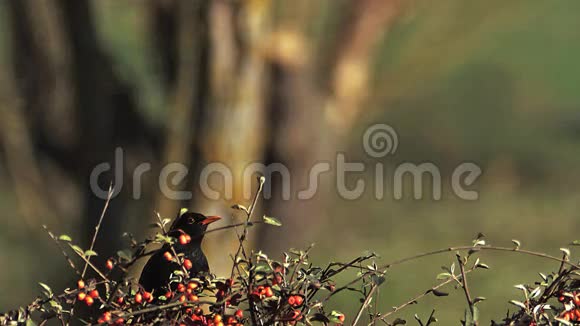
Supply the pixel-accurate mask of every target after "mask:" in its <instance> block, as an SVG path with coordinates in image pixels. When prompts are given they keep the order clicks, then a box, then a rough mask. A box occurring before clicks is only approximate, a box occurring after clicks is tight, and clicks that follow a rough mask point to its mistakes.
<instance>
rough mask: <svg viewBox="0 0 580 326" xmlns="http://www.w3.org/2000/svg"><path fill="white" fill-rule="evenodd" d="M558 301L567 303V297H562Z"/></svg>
mask: <svg viewBox="0 0 580 326" xmlns="http://www.w3.org/2000/svg"><path fill="white" fill-rule="evenodd" d="M558 301H560V302H564V301H566V297H565V296H563V295H562V296H560V297H559V298H558Z"/></svg>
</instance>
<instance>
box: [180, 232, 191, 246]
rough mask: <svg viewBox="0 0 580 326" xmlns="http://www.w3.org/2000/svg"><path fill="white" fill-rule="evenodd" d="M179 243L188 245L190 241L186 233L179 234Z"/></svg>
mask: <svg viewBox="0 0 580 326" xmlns="http://www.w3.org/2000/svg"><path fill="white" fill-rule="evenodd" d="M179 243H180V244H182V245H186V244H188V243H189V241H187V237H186V236H185V234H182V235H180V236H179Z"/></svg>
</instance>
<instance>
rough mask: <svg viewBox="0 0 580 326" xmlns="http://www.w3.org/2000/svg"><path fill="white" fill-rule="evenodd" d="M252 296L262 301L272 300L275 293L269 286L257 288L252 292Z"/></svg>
mask: <svg viewBox="0 0 580 326" xmlns="http://www.w3.org/2000/svg"><path fill="white" fill-rule="evenodd" d="M252 295H253V296H254V297H257V298H259V299H260V300H261V299H264V298H271V297H273V296H274V291H273V290H272V288H271V287H269V286H263V285H260V286H258V287H256V288H255V289H254V291H252Z"/></svg>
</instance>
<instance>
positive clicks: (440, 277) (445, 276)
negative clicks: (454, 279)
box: [437, 273, 451, 280]
mask: <svg viewBox="0 0 580 326" xmlns="http://www.w3.org/2000/svg"><path fill="white" fill-rule="evenodd" d="M450 277H451V273H439V274H438V275H437V279H438V280H446V279H448V278H450Z"/></svg>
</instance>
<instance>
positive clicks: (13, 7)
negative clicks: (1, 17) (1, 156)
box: [5, 0, 158, 253]
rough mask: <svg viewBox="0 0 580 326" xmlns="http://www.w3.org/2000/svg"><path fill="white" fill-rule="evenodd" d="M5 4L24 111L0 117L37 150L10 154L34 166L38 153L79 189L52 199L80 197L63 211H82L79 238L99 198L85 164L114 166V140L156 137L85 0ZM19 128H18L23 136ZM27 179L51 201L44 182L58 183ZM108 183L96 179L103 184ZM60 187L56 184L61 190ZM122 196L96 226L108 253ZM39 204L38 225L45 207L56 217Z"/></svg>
mask: <svg viewBox="0 0 580 326" xmlns="http://www.w3.org/2000/svg"><path fill="white" fill-rule="evenodd" d="M7 4H8V5H7V9H8V14H9V16H10V20H11V21H12V28H11V34H12V40H13V43H12V46H11V47H10V50H11V53H12V57H13V58H14V60H13V66H14V71H15V76H16V78H15V81H16V82H15V87H16V92H19V93H20V94H21V99H22V111H23V113H24V114H23V115H21V116H20V119H19V120H21V121H20V122H15V121H16V120H12V122H5V123H14V124H13V125H12V126H14V127H15V126H17V125H21V126H27V127H25V128H27V129H28V133H29V135H30V141H29V143H30V146H31V148H30V149H29V151H31V152H34V153H36V157H31V156H30V155H23V156H21V157H19V158H15V160H16V161H18V164H21V165H22V166H23V167H24V166H33V165H38V163H37V162H36V161H35V160H38V159H39V158H41V157H42V158H43V159H44V160H45V163H44V164H43V165H39V167H38V170H39V174H41V175H43V176H45V177H50V176H52V175H55V174H56V175H59V176H60V177H59V178H61V180H62V182H64V183H66V184H68V185H69V187H72V188H73V189H74V191H72V192H71V193H80V194H82V195H81V198H72V199H71V198H67V197H66V196H63V194H62V193H59V194H58V196H56V194H55V198H56V197H60V198H63V199H65V200H66V201H69V202H70V201H81V202H82V204H81V205H79V206H80V211H79V210H78V209H77V210H76V211H69V213H70V214H72V215H73V216H74V217H77V218H78V217H81V218H82V220H81V222H82V224H83V225H84V227H83V228H82V229H83V230H84V235H83V234H80V235H78V237H79V240H80V241H85V245H86V242H88V241H89V239H90V238H91V237H92V233H93V232H94V225H95V224H96V221H97V219H98V218H99V215H100V212H101V210H102V208H103V205H104V201H103V200H101V199H99V198H98V197H97V196H96V195H95V194H94V193H92V191H91V187H90V186H89V175H90V173H91V171H92V169H93V168H94V167H95V166H96V165H97V164H99V163H101V162H109V163H110V164H111V166H113V167H114V157H113V156H114V153H115V151H114V149H115V147H117V146H120V147H123V149H124V150H125V153H126V154H127V152H129V153H133V154H135V155H139V152H138V151H137V150H136V149H135V148H142V147H145V148H155V147H157V148H158V141H157V138H158V137H155V135H154V130H152V128H151V127H150V126H149V125H147V123H145V121H144V120H143V118H142V115H141V114H139V113H138V108H137V105H136V103H135V100H134V97H133V94H132V90H131V87H130V86H129V85H127V84H126V83H125V82H124V81H121V80H120V79H119V78H118V76H116V74H115V72H114V71H113V69H112V63H111V61H110V59H109V58H108V56H107V55H106V53H105V52H104V51H103V49H102V48H101V46H100V42H99V40H98V37H97V32H96V27H95V24H94V21H93V13H92V8H91V4H90V2H89V1H88V0H80V1H79V0H50V1H42V2H37V1H31V0H23V1H9V2H7ZM13 113H14V114H13V115H12V116H13V117H18V115H17V114H16V113H17V111H13ZM128 126H131V127H132V128H128ZM25 135H26V132H23V133H22V137H25ZM12 138H14V137H12ZM10 143H11V141H10V139H8V140H5V150H6V151H9V152H11V153H14V155H17V153H18V152H17V151H16V152H15V151H14V150H12V149H11V148H10ZM24 148H25V147H23V149H22V150H24ZM26 160H28V161H29V163H25V161H26ZM51 169H52V170H51ZM32 171H34V170H33V169H32V170H31V176H33V175H34V173H33V172H32ZM55 171H57V172H55ZM13 173H17V171H13ZM106 177H108V178H109V180H111V181H114V179H115V176H114V175H111V174H109V175H107V176H103V179H104V178H106ZM129 177H131V176H129ZM14 178H15V179H18V182H22V183H23V184H25V183H26V182H27V181H25V180H27V178H22V177H21V176H19V175H17V174H15V175H14ZM127 180H129V179H125V181H127ZM103 181H104V182H103ZM31 184H38V185H36V186H34V187H36V188H39V189H38V190H37V192H38V193H42V194H43V195H44V196H45V198H44V199H45V200H46V201H47V202H52V199H51V193H50V192H48V193H47V189H51V187H55V188H58V186H59V184H51V185H41V184H42V183H39V182H33V183H31ZM108 185H109V183H108V182H107V181H106V180H102V184H101V188H102V189H106V188H107V187H108ZM120 186H121V185H118V187H120ZM64 188H65V187H62V188H58V189H59V190H60V191H64V190H65V189H64ZM126 188H129V189H130V187H126ZM129 195H130V194H128V193H126V192H122V193H121V194H120V195H119V197H117V198H116V200H115V201H113V203H112V205H111V206H110V209H109V212H108V216H110V217H112V218H108V219H105V223H104V225H103V229H107V230H108V232H107V233H104V234H102V235H101V237H100V239H99V241H98V246H97V249H101V250H102V251H103V252H107V253H111V252H113V250H114V249H116V248H117V244H118V243H119V240H120V239H119V235H120V227H119V226H120V224H121V221H122V219H121V218H120V216H122V215H123V214H122V212H123V209H124V207H125V205H126V204H127V200H128V198H129ZM32 198H33V197H31V199H32ZM37 207H38V208H39V209H40V208H41V207H46V206H42V205H37ZM72 207H77V206H74V205H73V206H72ZM43 210H45V211H48V212H42V213H39V214H37V215H36V216H35V218H37V219H38V220H37V222H36V224H37V225H38V227H39V224H40V223H41V218H42V217H43V216H47V215H50V212H52V213H54V214H55V215H57V216H62V214H61V212H59V211H58V210H57V209H56V208H55V207H50V208H43ZM44 222H47V221H44ZM51 224H54V222H52V223H51Z"/></svg>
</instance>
